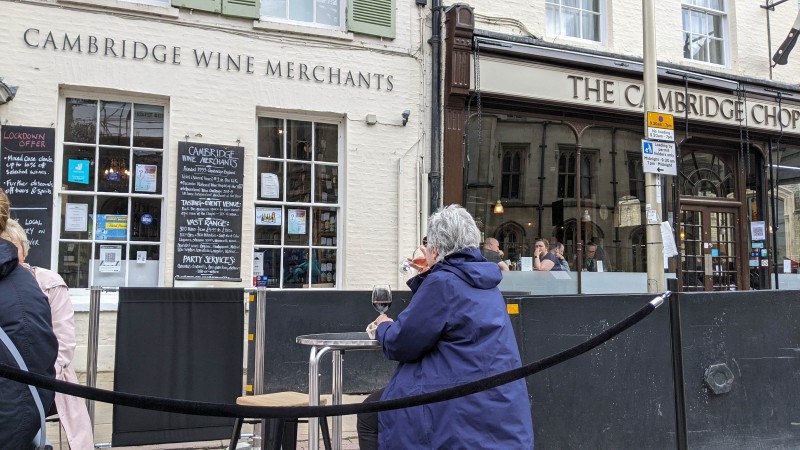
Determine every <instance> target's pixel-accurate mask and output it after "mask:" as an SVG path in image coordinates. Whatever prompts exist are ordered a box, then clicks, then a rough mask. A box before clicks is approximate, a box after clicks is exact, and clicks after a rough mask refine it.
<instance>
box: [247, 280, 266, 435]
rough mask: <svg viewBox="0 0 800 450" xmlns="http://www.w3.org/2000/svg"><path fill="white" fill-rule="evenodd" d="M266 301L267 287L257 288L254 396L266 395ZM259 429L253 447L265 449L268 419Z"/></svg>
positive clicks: (254, 312)
mask: <svg viewBox="0 0 800 450" xmlns="http://www.w3.org/2000/svg"><path fill="white" fill-rule="evenodd" d="M266 301H267V288H266V287H265V286H259V287H257V288H256V306H255V311H251V313H252V314H255V315H256V330H255V331H256V332H255V336H253V341H254V345H253V349H254V350H253V351H254V353H255V358H254V359H255V360H254V362H253V365H254V366H255V367H254V368H253V370H255V373H253V394H255V395H261V394H263V393H264V371H265V370H266V368H265V366H264V335H265V332H266V323H267V317H266V306H267V305H266ZM258 426H259V429H258V430H256V431H255V433H254V434H255V435H256V436H257V437H256V438H255V439H253V446H254V447H255V448H259V449H263V448H264V433H266V431H267V421H266V419H264V420H261V423H259V424H258Z"/></svg>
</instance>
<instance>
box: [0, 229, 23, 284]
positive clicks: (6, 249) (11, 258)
mask: <svg viewBox="0 0 800 450" xmlns="http://www.w3.org/2000/svg"><path fill="white" fill-rule="evenodd" d="M18 266H19V257H18V256H17V246H16V245H14V244H12V243H11V242H9V241H7V240H5V239H0V278H5V277H7V276H8V274H10V273H11V272H12V271H13V270H14V269H16V268H17V267H18Z"/></svg>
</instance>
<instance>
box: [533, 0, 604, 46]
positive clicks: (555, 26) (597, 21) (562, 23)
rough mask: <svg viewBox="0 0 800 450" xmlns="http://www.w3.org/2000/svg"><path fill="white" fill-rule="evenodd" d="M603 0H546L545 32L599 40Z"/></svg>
mask: <svg viewBox="0 0 800 450" xmlns="http://www.w3.org/2000/svg"><path fill="white" fill-rule="evenodd" d="M603 3H604V2H603V0H582V1H580V2H578V1H575V0H546V1H545V5H546V8H547V34H548V35H550V36H569V37H573V38H578V39H585V40H588V41H596V42H600V41H601V40H602V38H603V29H602V28H603V21H602V17H603V7H604V5H603Z"/></svg>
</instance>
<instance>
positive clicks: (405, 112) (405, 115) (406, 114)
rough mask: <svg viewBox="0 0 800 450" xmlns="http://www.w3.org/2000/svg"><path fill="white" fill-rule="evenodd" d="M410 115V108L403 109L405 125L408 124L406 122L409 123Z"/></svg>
mask: <svg viewBox="0 0 800 450" xmlns="http://www.w3.org/2000/svg"><path fill="white" fill-rule="evenodd" d="M410 115H411V110H410V109H407V110H405V111H403V126H406V124H407V123H408V116H410Z"/></svg>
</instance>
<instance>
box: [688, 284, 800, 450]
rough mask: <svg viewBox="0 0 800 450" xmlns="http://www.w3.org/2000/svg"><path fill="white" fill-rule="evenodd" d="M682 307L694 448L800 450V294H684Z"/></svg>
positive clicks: (772, 292)
mask: <svg viewBox="0 0 800 450" xmlns="http://www.w3.org/2000/svg"><path fill="white" fill-rule="evenodd" d="M680 308H681V337H682V340H683V349H682V350H683V374H684V380H685V383H684V392H685V396H686V428H687V435H688V437H687V440H688V444H689V448H690V449H692V448H697V449H700V448H702V449H704V450H705V449H725V450H730V449H742V450H744V449H762V448H763V449H766V448H769V449H797V448H800V431H798V428H800V426H799V425H798V423H800V419H798V418H800V389H798V386H800V292H797V291H750V292H724V293H723V292H714V293H710V292H709V293H683V294H681V295H680ZM706 380H708V381H706Z"/></svg>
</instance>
